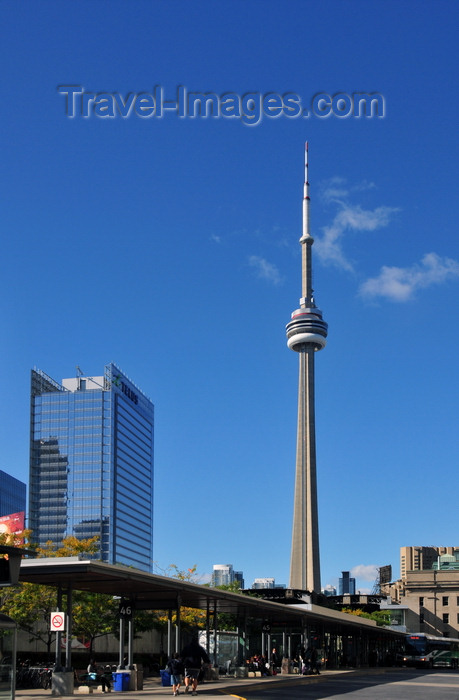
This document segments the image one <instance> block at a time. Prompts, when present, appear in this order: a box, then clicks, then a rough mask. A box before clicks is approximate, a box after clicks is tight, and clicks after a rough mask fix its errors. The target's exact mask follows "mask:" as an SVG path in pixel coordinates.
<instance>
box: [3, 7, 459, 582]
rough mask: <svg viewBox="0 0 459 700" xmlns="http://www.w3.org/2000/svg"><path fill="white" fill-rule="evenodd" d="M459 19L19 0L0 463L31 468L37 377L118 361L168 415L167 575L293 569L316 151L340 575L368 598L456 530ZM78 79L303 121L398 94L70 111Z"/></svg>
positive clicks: (318, 260)
mask: <svg viewBox="0 0 459 700" xmlns="http://www.w3.org/2000/svg"><path fill="white" fill-rule="evenodd" d="M457 15H458V6H457V3H454V2H445V1H441V0H440V1H439V2H435V3H433V2H410V1H407V2H403V3H400V2H392V1H391V0H385V1H384V2H372V3H368V2H358V1H354V2H349V1H346V0H343V1H340V2H335V1H332V0H329V1H325V2H321V3H317V2H309V1H307V0H305V1H303V2H297V1H295V0H290V1H286V2H282V3H280V2H272V1H271V0H263V1H260V2H258V1H251V2H250V1H249V2H247V1H244V2H239V1H238V0H235V1H234V0H233V1H232V2H226V1H224V0H223V1H220V2H206V1H202V2H194V3H190V2H185V1H183V0H175V1H174V0H172V1H169V2H145V1H138V0H131V2H129V3H126V2H124V1H121V0H112V1H110V2H105V1H103V0H100V1H99V2H86V1H85V0H82V1H80V2H78V3H76V2H69V1H67V0H59V1H57V0H43V2H40V3H37V2H34V1H31V0H29V1H27V0H25V2H22V3H20V4H18V3H16V2H8V1H6V2H3V3H2V4H1V7H0V21H1V24H2V29H3V31H2V42H1V45H0V53H1V61H2V66H3V71H2V79H1V81H2V94H1V105H2V106H1V112H0V119H1V123H2V136H1V158H0V169H1V174H2V187H1V190H0V211H1V219H0V221H1V228H2V259H3V265H2V275H1V294H0V299H1V307H0V308H1V323H2V329H3V343H2V344H1V350H0V353H1V354H0V361H1V366H2V367H3V380H2V389H3V390H2V393H1V398H0V426H1V431H2V436H1V444H2V446H3V449H2V456H1V462H0V468H1V469H3V470H5V471H7V472H9V473H12V474H14V475H15V476H17V477H18V478H20V479H22V480H24V481H27V479H28V439H29V438H28V429H29V425H28V421H29V414H28V411H29V374H30V369H31V368H32V367H34V366H36V367H39V368H40V369H43V370H44V371H45V372H46V373H48V374H49V375H51V376H52V377H53V378H55V379H57V380H60V379H62V378H63V377H70V376H73V375H74V373H75V368H76V365H79V366H80V367H81V368H82V369H83V371H84V372H85V373H86V374H87V375H90V376H91V375H100V374H102V372H103V366H104V364H105V363H107V362H110V361H113V362H115V363H117V364H118V365H119V366H120V368H121V369H122V370H123V371H124V372H125V373H126V374H128V375H129V376H130V377H131V378H132V379H133V380H134V381H135V382H136V383H137V384H138V385H139V386H140V387H141V388H142V389H143V390H144V391H145V393H146V394H147V395H148V396H149V397H150V398H151V399H152V400H153V402H154V404H155V407H156V427H155V439H156V446H155V473H156V477H155V483H156V496H155V504H156V513H155V533H154V543H155V560H156V562H157V564H156V566H157V570H158V571H162V570H164V569H166V568H167V567H168V566H169V565H170V564H176V565H177V566H178V567H179V568H188V567H191V566H193V565H194V564H196V565H197V568H198V572H199V574H200V575H201V576H202V577H203V578H205V575H206V574H208V573H209V572H210V571H211V569H212V565H213V564H223V563H232V564H233V565H234V567H235V569H236V570H242V571H243V572H244V574H245V578H246V584H247V585H251V583H252V582H253V579H254V578H255V577H263V576H274V577H275V579H276V581H277V582H279V583H287V582H288V570H289V558H290V538H291V525H292V522H291V521H292V504H293V479H294V461H295V431H296V425H295V423H296V392H297V371H298V364H297V361H298V358H297V356H296V355H295V354H294V353H292V352H291V351H289V350H288V349H287V346H286V339H285V324H286V323H287V322H288V321H289V318H290V314H291V312H292V311H293V310H294V309H296V308H297V306H298V299H299V297H300V295H301V287H300V284H301V276H300V266H301V261H300V246H299V243H298V239H299V237H300V235H301V206H302V179H303V143H304V141H305V140H308V141H309V148H310V151H309V155H310V183H311V191H310V194H311V232H312V234H313V235H314V237H315V240H316V242H315V244H314V246H313V264H314V286H315V292H316V302H317V304H318V306H319V307H320V308H321V309H322V310H323V313H324V318H325V320H326V321H327V322H328V324H329V338H328V344H327V347H326V348H325V350H324V351H322V352H321V353H320V354H318V355H317V357H316V360H317V362H316V412H317V416H316V420H317V452H318V485H319V517H320V540H321V562H322V583H323V585H325V584H328V583H332V584H333V583H336V582H337V579H338V577H339V575H340V572H341V571H342V570H352V571H354V572H355V573H356V574H357V579H358V587H359V588H360V589H364V588H370V589H371V587H372V585H373V580H374V567H375V566H380V565H385V564H389V563H390V564H392V565H393V567H394V575H395V576H398V574H399V566H398V564H399V547H400V546H402V545H417V544H435V545H454V544H458V535H457V517H456V508H455V505H454V500H453V499H452V497H451V494H452V493H453V494H454V490H455V483H456V473H457V461H458V441H457V415H458V391H457V387H458V378H459V370H458V362H457V345H458V341H459V330H458V324H457V307H458V294H459V241H458V235H457V233H458V232H457V221H458V218H459V217H458V208H459V207H458V199H457V192H456V190H457V186H456V171H457V161H458V153H457V113H458V98H457V90H455V84H456V73H457V70H456V66H457V58H458V56H457V37H456V33H455V26H457V20H458V16H457ZM69 85H74V86H75V85H76V86H80V87H81V90H82V91H84V92H85V94H87V93H95V94H96V93H97V94H99V93H105V94H106V95H109V96H113V95H118V96H121V97H122V99H123V101H125V100H126V99H127V96H128V95H129V94H133V95H134V96H137V95H138V94H139V93H146V95H151V94H153V91H154V87H155V86H159V87H162V88H163V94H164V99H166V100H169V101H173V100H174V99H175V95H176V91H177V87H178V86H183V87H184V88H186V90H187V91H188V92H204V93H213V94H215V95H217V96H218V97H219V98H220V99H221V100H223V99H224V97H223V96H225V95H227V94H228V93H231V94H232V95H233V96H234V95H236V96H241V99H242V96H244V95H247V94H248V93H251V94H254V95H255V98H257V96H260V95H261V96H263V95H266V94H268V93H269V94H272V95H286V94H290V95H291V94H293V95H296V96H298V99H299V98H301V101H302V104H303V106H306V107H307V108H309V106H310V104H311V100H312V99H313V97H314V96H316V95H318V94H319V93H326V94H329V95H330V96H333V95H337V94H344V95H346V96H352V95H354V94H355V93H378V94H379V95H381V96H382V97H383V100H384V116H381V117H379V116H374V117H372V118H368V117H364V116H363V117H360V118H357V117H355V116H348V117H342V116H335V115H334V114H331V115H330V116H329V117H327V118H326V117H324V116H316V115H311V116H309V117H308V118H305V117H302V116H297V117H292V116H287V113H283V114H280V115H279V116H277V117H276V118H274V116H272V115H270V116H266V115H265V116H263V118H262V119H260V120H259V123H257V124H251V125H250V124H246V123H244V121H243V120H242V119H239V118H237V116H236V117H233V118H230V117H229V116H223V115H222V116H219V117H218V116H209V117H208V118H203V117H196V118H191V117H180V116H178V114H177V113H176V112H173V111H172V110H171V111H166V112H165V113H164V116H163V117H162V118H159V117H157V116H156V115H152V116H150V117H143V116H139V113H138V112H140V113H142V112H141V105H140V103H139V105H138V112H136V111H135V109H134V110H133V111H132V112H131V114H130V115H129V116H127V117H122V116H121V115H120V114H119V112H117V113H116V114H117V116H115V117H106V116H101V114H103V113H104V112H103V109H102V107H103V104H100V105H99V106H98V107H97V105H95V104H94V103H92V107H91V109H92V111H91V112H90V116H89V117H82V116H79V115H77V116H75V117H74V118H70V117H69V116H67V115H66V99H65V95H64V94H62V91H61V92H59V90H58V86H69ZM110 99H112V100H114V99H115V98H114V97H111V98H110ZM118 99H120V98H118ZM136 99H137V98H136ZM139 99H140V98H139ZM149 99H151V98H148V97H146V100H147V102H145V103H143V105H146V106H148V104H150V103H149V102H148V100H149ZM107 104H108V103H107V102H105V106H107ZM273 104H274V103H273ZM345 104H346V102H345ZM96 109H97V110H98V112H97V111H96ZM142 114H143V113H142ZM357 567H358V568H357Z"/></svg>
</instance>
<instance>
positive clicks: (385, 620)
mask: <svg viewBox="0 0 459 700" xmlns="http://www.w3.org/2000/svg"><path fill="white" fill-rule="evenodd" d="M341 612H343V613H347V614H348V615H357V616H358V617H365V618H366V619H367V620H374V621H375V622H376V624H377V625H378V626H379V627H384V626H386V625H390V619H391V618H390V612H388V611H387V612H386V611H385V610H375V611H374V612H372V613H368V612H365V611H364V610H362V608H341Z"/></svg>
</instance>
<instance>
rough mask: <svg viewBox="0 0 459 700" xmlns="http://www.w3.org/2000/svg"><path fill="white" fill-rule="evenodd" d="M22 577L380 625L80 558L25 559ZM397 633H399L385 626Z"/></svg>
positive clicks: (159, 603) (307, 619) (139, 601)
mask: <svg viewBox="0 0 459 700" xmlns="http://www.w3.org/2000/svg"><path fill="white" fill-rule="evenodd" d="M19 581H20V582H21V583H25V582H29V583H35V584H41V585H46V586H60V587H61V589H62V590H63V591H65V589H74V590H80V591H88V592H92V593H106V594H109V595H112V596H119V597H121V598H125V599H129V600H132V602H133V605H134V608H135V609H136V610H175V609H177V607H179V606H185V607H190V608H197V609H200V610H207V611H209V612H211V613H213V612H214V611H215V612H216V613H217V614H219V613H229V614H233V615H237V616H239V617H243V618H248V617H251V618H262V619H265V620H269V621H270V623H271V624H274V625H285V626H288V627H291V626H297V625H298V626H302V625H304V624H307V623H312V622H322V623H325V624H327V623H329V624H332V625H333V626H334V627H335V626H336V627H341V626H345V627H349V628H353V629H357V628H359V629H361V630H362V629H365V630H367V631H368V632H371V631H374V632H376V630H378V632H381V631H382V629H381V628H377V627H376V623H375V622H373V621H372V620H366V619H364V618H358V617H356V616H354V615H347V614H345V613H341V612H338V611H335V610H331V609H328V608H324V607H321V606H318V605H311V604H302V605H285V604H282V603H275V602H272V601H267V600H263V599H262V598H256V597H252V596H248V595H244V594H242V593H233V592H230V591H222V590H220V589H217V588H211V587H209V586H204V585H201V584H196V583H191V582H190V581H182V580H180V579H175V578H169V577H167V576H158V575H156V574H149V573H146V572H143V571H140V570H138V569H134V568H130V567H127V566H122V565H116V566H114V565H111V564H105V563H103V562H100V561H93V560H90V559H80V558H79V557H52V558H49V559H46V558H39V559H23V560H22V562H21V569H20V576H19ZM384 632H388V633H389V634H392V635H394V636H398V633H396V632H392V631H390V630H384Z"/></svg>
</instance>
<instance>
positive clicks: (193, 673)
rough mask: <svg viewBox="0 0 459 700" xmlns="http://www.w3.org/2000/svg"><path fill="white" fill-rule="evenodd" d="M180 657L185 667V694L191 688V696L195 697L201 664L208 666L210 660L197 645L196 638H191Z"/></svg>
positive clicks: (204, 651)
mask: <svg viewBox="0 0 459 700" xmlns="http://www.w3.org/2000/svg"><path fill="white" fill-rule="evenodd" d="M181 657H182V661H183V664H184V666H185V693H188V692H189V690H190V687H191V691H192V692H191V694H192V695H197V694H198V691H197V687H198V675H199V672H200V670H201V664H202V663H204V664H210V659H209V657H208V655H207V652H206V650H205V649H204V648H203V647H202V646H201V645H200V644H199V642H198V639H197V637H193V639H192V640H191V642H190V643H189V644H187V646H186V647H184V649H183V650H182V654H181Z"/></svg>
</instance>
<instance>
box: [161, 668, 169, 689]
mask: <svg viewBox="0 0 459 700" xmlns="http://www.w3.org/2000/svg"><path fill="white" fill-rule="evenodd" d="M159 673H160V675H161V685H164V686H166V685H171V674H170V673H169V671H166V670H164V671H160V672H159Z"/></svg>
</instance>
